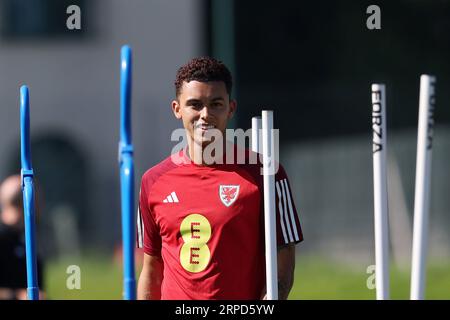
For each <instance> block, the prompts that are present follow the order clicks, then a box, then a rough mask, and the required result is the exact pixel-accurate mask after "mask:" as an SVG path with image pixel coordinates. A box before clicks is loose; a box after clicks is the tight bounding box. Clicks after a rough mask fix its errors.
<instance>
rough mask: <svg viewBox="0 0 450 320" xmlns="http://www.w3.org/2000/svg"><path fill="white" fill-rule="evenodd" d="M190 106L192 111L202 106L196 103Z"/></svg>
mask: <svg viewBox="0 0 450 320" xmlns="http://www.w3.org/2000/svg"><path fill="white" fill-rule="evenodd" d="M191 106H192V108H194V109H201V108H202V104H201V103H198V102H194V103H191Z"/></svg>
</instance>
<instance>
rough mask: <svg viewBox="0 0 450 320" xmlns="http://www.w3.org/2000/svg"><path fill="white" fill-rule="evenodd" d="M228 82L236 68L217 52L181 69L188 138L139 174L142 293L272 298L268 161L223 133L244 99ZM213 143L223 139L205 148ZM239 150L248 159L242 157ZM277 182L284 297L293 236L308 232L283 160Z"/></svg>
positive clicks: (176, 109) (178, 112)
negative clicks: (268, 289)
mask: <svg viewBox="0 0 450 320" xmlns="http://www.w3.org/2000/svg"><path fill="white" fill-rule="evenodd" d="M231 87H232V77H231V74H230V72H229V70H228V69H227V67H226V66H225V65H224V64H223V63H221V62H220V61H217V60H215V59H213V58H209V57H203V58H196V59H193V60H191V61H190V62H188V63H187V64H186V65H184V66H182V67H181V68H180V69H179V70H178V72H177V76H176V80H175V89H176V99H175V100H174V101H172V111H173V113H174V115H175V117H176V118H177V119H180V120H181V121H182V122H183V127H184V129H185V132H186V137H187V146H186V148H184V149H183V150H181V151H179V152H176V153H174V154H173V155H171V156H169V157H168V158H166V159H165V160H163V161H162V162H160V163H159V164H158V165H156V166H154V167H152V168H151V169H149V170H148V171H147V172H146V173H145V174H144V175H143V177H142V181H141V190H140V196H139V211H138V225H137V228H138V242H139V246H140V247H142V248H143V250H144V264H143V268H142V272H141V275H140V278H139V283H138V298H139V299H172V300H179V299H183V300H184V299H264V298H265V255H264V252H265V251H264V212H263V211H264V205H263V194H264V192H263V176H262V174H261V166H262V165H261V162H260V161H257V162H253V163H252V161H250V159H251V156H252V155H253V156H254V155H255V154H252V152H251V151H249V150H248V149H242V148H240V147H237V146H236V145H234V144H231V143H228V142H226V139H225V129H226V127H227V123H228V121H229V120H230V119H231V117H232V116H233V114H234V113H235V112H236V107H237V105H236V101H234V100H231V98H230V95H231ZM217 132H218V133H219V134H220V137H222V138H223V139H219V138H217V135H216V134H215V133H217ZM212 136H214V137H215V139H212V138H211V137H212ZM213 143H214V144H215V146H220V147H223V148H217V149H214V150H213V151H211V150H208V149H209V148H208V147H210V146H212V144H213ZM207 150H208V152H206V151H207ZM230 152H231V155H232V156H231V157H228V156H229V155H230ZM239 152H244V157H243V158H244V159H245V161H237V158H239V157H236V156H235V155H237V154H238V153H239ZM211 158H212V159H211ZM230 158H231V159H232V161H229V160H230ZM241 160H242V159H241ZM242 162H244V163H242ZM275 183H276V185H275V187H276V203H275V205H276V211H277V212H276V215H277V219H276V220H277V243H278V256H277V260H278V288H279V299H287V297H288V294H289V291H290V289H291V287H292V284H293V276H294V267H295V247H294V245H295V244H296V243H299V242H300V241H302V240H303V235H302V230H301V227H300V222H299V219H298V215H297V211H296V208H295V204H294V198H293V197H292V193H291V188H290V185H289V181H288V178H287V175H286V173H285V171H284V169H283V167H282V166H281V165H279V166H278V171H277V173H276V175H275Z"/></svg>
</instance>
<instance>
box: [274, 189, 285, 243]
mask: <svg viewBox="0 0 450 320" xmlns="http://www.w3.org/2000/svg"><path fill="white" fill-rule="evenodd" d="M275 186H276V188H277V193H278V211H279V212H280V225H281V230H282V231H283V238H284V243H288V238H287V235H286V227H285V226H284V212H283V205H282V203H281V198H282V195H281V191H280V184H279V183H278V182H277V183H275Z"/></svg>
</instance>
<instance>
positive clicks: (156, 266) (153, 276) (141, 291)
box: [137, 253, 164, 300]
mask: <svg viewBox="0 0 450 320" xmlns="http://www.w3.org/2000/svg"><path fill="white" fill-rule="evenodd" d="M163 269H164V264H163V261H162V259H161V257H157V256H150V255H148V254H146V253H144V265H143V267H142V272H141V275H140V277H139V282H138V290H137V298H138V299H139V300H160V299H161V283H162V279H163Z"/></svg>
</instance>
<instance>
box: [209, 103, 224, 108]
mask: <svg viewBox="0 0 450 320" xmlns="http://www.w3.org/2000/svg"><path fill="white" fill-rule="evenodd" d="M211 106H212V107H213V108H220V107H221V106H222V104H221V103H220V102H216V103H213V104H212V105H211Z"/></svg>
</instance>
